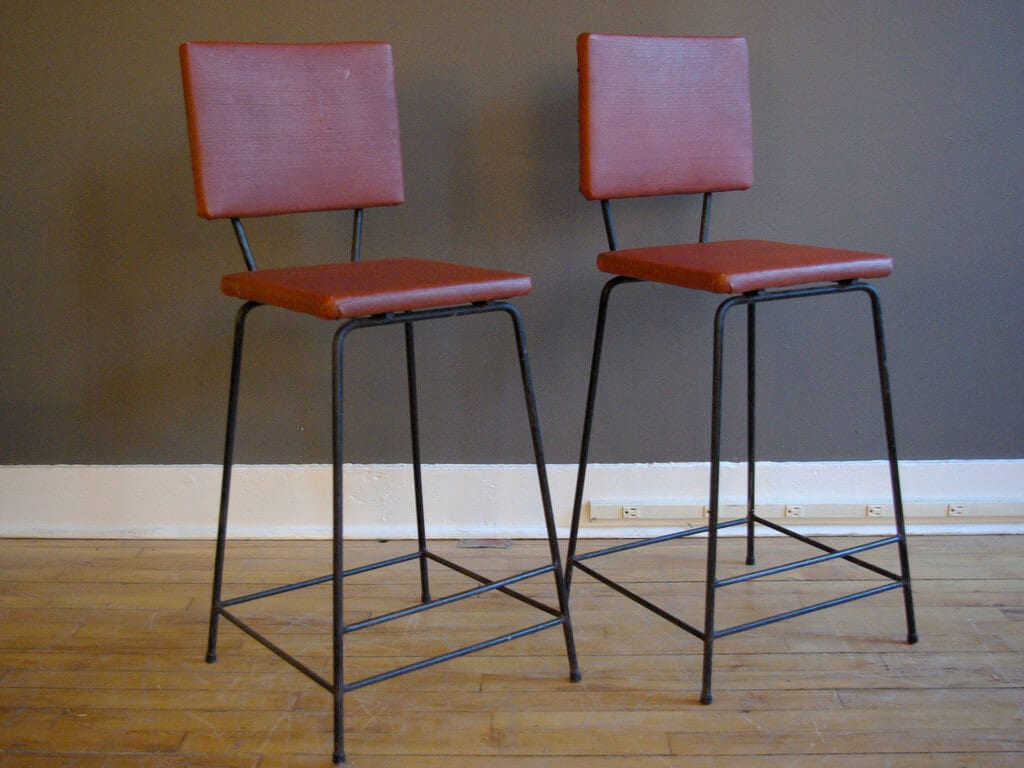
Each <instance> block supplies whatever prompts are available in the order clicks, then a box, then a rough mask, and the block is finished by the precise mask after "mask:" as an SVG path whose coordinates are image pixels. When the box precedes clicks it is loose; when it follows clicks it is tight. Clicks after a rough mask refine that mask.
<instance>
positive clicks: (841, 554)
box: [717, 537, 896, 587]
mask: <svg viewBox="0 0 1024 768" xmlns="http://www.w3.org/2000/svg"><path fill="white" fill-rule="evenodd" d="M895 543H896V538H895V537H893V538H890V539H879V540H878V541H871V542H868V543H866V544H860V545H858V546H856V547H849V548H848V549H843V550H836V551H833V552H828V553H826V554H824V555H818V556H817V557H807V558H804V559H803V560H794V561H793V562H791V563H784V564H782V565H776V566H774V567H772V568H764V569H762V570H760V571H753V572H751V573H744V574H741V575H739V576H733V577H731V578H728V579H719V580H718V584H717V586H719V587H727V586H729V585H730V584H742V583H743V582H745V581H753V580H754V579H763V578H765V577H766V576H777V575H778V574H780V573H786V572H787V571H795V570H796V569H797V568H805V567H807V566H808V565H818V564H819V563H827V562H829V561H831V560H839V559H849V556H850V555H855V554H858V553H860V552H868V551H870V550H872V549H878V548H879V547H885V546H888V545H890V544H895Z"/></svg>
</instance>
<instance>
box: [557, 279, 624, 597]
mask: <svg viewBox="0 0 1024 768" xmlns="http://www.w3.org/2000/svg"><path fill="white" fill-rule="evenodd" d="M631 282H636V281H635V280H633V279H631V278H626V277H613V278H612V279H611V280H609V281H608V282H607V283H605V286H604V289H603V290H602V291H601V301H600V304H599V305H598V310H597V328H596V329H595V331H594V352H593V355H592V357H591V360H590V383H589V384H588V386H587V407H586V411H585V412H584V415H583V439H582V441H581V445H580V462H579V468H578V469H577V472H576V493H575V496H574V498H573V504H572V522H571V524H570V528H569V549H568V552H567V554H566V570H565V588H566V592H567V593H568V592H571V590H572V571H573V566H574V565H575V564H576V544H577V541H578V539H579V530H580V512H581V510H582V508H583V488H584V486H585V484H586V480H587V461H588V458H589V455H590V430H591V427H592V426H593V423H594V403H595V401H596V400H597V379H598V373H599V372H600V369H601V349H602V348H603V347H604V329H605V322H606V320H607V318H608V299H609V297H610V296H611V292H612V289H613V288H615V287H616V286H618V285H621V284H622V283H631Z"/></svg>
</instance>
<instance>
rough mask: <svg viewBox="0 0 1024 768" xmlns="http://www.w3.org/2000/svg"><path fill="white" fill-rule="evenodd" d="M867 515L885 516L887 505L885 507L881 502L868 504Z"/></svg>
mask: <svg viewBox="0 0 1024 768" xmlns="http://www.w3.org/2000/svg"><path fill="white" fill-rule="evenodd" d="M867 516H868V517H884V516H885V507H883V506H882V505H881V504H868V506H867Z"/></svg>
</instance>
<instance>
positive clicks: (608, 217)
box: [601, 200, 619, 251]
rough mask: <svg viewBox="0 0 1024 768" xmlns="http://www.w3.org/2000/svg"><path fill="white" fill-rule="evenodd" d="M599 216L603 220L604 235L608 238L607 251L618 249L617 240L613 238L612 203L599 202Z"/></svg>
mask: <svg viewBox="0 0 1024 768" xmlns="http://www.w3.org/2000/svg"><path fill="white" fill-rule="evenodd" d="M601 216H602V218H603V219H604V233H605V236H606V237H607V238H608V250H609V251H617V250H618V249H619V242H618V238H616V237H615V221H614V220H613V219H612V203H611V201H610V200H602V201H601Z"/></svg>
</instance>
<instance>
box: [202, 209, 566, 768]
mask: <svg viewBox="0 0 1024 768" xmlns="http://www.w3.org/2000/svg"><path fill="white" fill-rule="evenodd" d="M232 224H233V226H234V228H235V233H236V236H237V238H238V243H239V246H240V248H241V250H242V255H243V258H244V259H245V262H246V265H247V266H248V267H249V269H250V270H254V269H255V268H256V265H255V261H254V260H253V258H252V252H251V250H250V248H249V244H248V241H247V240H246V238H245V231H244V228H243V227H242V224H241V222H240V221H239V220H238V219H233V220H232ZM361 234H362V211H361V210H356V211H355V215H354V220H353V234H352V253H351V259H352V261H358V260H359V251H360V241H361ZM259 306H263V305H261V304H259V303H257V302H252V301H250V302H246V303H245V304H243V305H242V306H241V307H240V308H239V310H238V313H237V315H236V319H235V334H234V344H233V350H232V361H231V382H230V387H229V395H228V414H227V429H226V434H225V441H224V470H223V476H222V481H221V496H220V514H219V518H218V525H217V547H216V557H215V563H214V580H213V594H212V600H211V609H210V625H209V636H208V642H207V653H206V660H207V662H210V663H213V662H215V661H216V660H217V651H216V647H217V628H218V619H219V617H221V616H223V617H224V618H225V619H227V620H228V621H230V622H231V623H232V624H234V625H235V626H237V627H238V628H239V629H241V630H242V631H243V632H245V633H246V634H247V635H249V636H250V637H252V638H253V639H255V640H256V641H258V642H260V643H261V644H263V645H264V646H266V647H267V648H268V649H269V650H271V651H273V652H274V653H275V654H277V655H278V656H280V657H281V658H282V659H283V660H284V661H286V662H287V663H288V664H290V665H291V666H293V667H294V668H295V669H297V670H299V671H300V672H302V673H303V674H304V675H306V676H307V677H309V678H310V679H311V680H313V681H314V682H316V683H318V684H319V685H320V686H321V687H323V688H325V689H326V690H328V691H330V692H331V693H332V695H333V697H334V754H333V759H334V762H335V763H336V764H338V763H343V762H344V761H345V750H344V706H343V697H344V694H346V693H348V692H350V691H354V690H357V689H359V688H363V687H365V686H368V685H372V684H373V683H378V682H382V681H384V680H389V679H391V678H393V677H397V676H399V675H402V674H405V673H407V672H413V671H415V670H418V669H423V668H425V667H429V666H432V665H434V664H438V663H441V662H444V661H448V660H450V659H454V658H458V657H459V656H465V655H467V654H469V653H473V652H475V651H479V650H483V649H485V648H490V647H492V646H495V645H499V644H501V643H504V642H508V641H510V640H515V639H517V638H520V637H525V636H526V635H531V634H533V633H535V632H540V631H542V630H545V629H550V628H553V627H557V626H561V627H562V629H563V634H564V637H565V644H566V655H567V657H568V661H569V676H570V679H571V680H572V681H574V682H576V681H578V680H579V679H580V671H579V665H578V662H577V659H576V649H575V644H574V640H573V633H572V623H571V621H570V617H569V609H568V590H567V588H566V585H565V576H564V573H563V569H562V560H561V555H560V552H559V547H558V540H557V537H556V530H555V521H554V514H553V512H552V505H551V492H550V488H549V486H548V479H547V470H546V463H545V459H544V449H543V446H542V443H541V434H540V426H539V422H538V417H537V404H536V399H535V396H534V390H533V380H532V375H531V372H530V363H529V358H528V356H527V351H526V337H525V334H524V331H523V325H522V318H521V316H520V314H519V311H518V309H516V307H515V306H514V305H512V304H510V303H508V302H505V301H487V302H478V303H474V304H467V305H460V306H455V307H445V308H438V309H425V310H416V311H409V312H400V313H393V314H383V315H374V316H372V317H363V318H356V319H353V320H349V321H347V322H345V323H343V324H341V325H340V327H339V328H338V330H337V331H336V333H335V335H334V343H333V368H332V393H333V397H332V409H333V432H332V443H333V474H334V483H333V537H334V541H333V549H332V561H333V563H332V565H333V568H332V571H331V573H329V574H327V575H325V576H320V577H317V578H312V579H307V580H304V581H300V582H295V583H293V584H285V585H282V586H278V587H274V588H271V589H266V590H262V591H260V592H255V593H252V594H248V595H241V596H238V597H233V598H230V599H227V600H224V599H222V597H221V591H222V586H223V577H224V560H225V550H226V538H227V516H228V505H229V499H230V491H231V473H232V468H233V466H234V440H235V424H236V417H237V412H238V392H239V380H240V375H241V363H242V347H243V340H244V335H245V321H246V318H247V317H248V315H249V312H251V311H252V310H253V309H255V308H256V307H259ZM488 312H504V313H506V314H508V316H509V317H510V318H511V320H512V325H513V331H514V334H515V339H516V347H517V351H518V357H519V369H520V374H521V378H522V385H523V393H524V397H525V400H526V408H527V415H528V417H529V422H530V434H531V438H532V441H533V451H534V459H535V464H536V467H537V477H538V481H539V484H540V494H541V502H542V506H543V508H544V521H545V526H546V531H547V538H548V544H549V547H550V557H551V562H550V564H548V565H545V566H541V567H538V568H534V569H531V570H528V571H523V572H521V573H517V574H515V575H513V576H509V577H506V578H503V579H499V580H497V581H495V580H492V579H490V578H488V577H486V576H483V575H481V574H478V573H475V572H473V571H471V570H469V569H467V568H464V567H462V566H461V565H458V564H457V563H455V562H453V561H451V560H448V559H447V558H444V557H441V556H440V555H437V554H435V553H433V552H431V551H430V550H429V549H428V547H427V540H426V526H425V520H424V509H423V485H422V469H421V457H420V443H419V422H418V419H419V409H418V403H417V388H416V361H415V349H414V338H413V323H416V322H420V321H424V320H437V319H443V318H451V317H461V316H465V315H478V314H483V313H488ZM399 323H401V324H403V325H404V327H405V347H406V371H407V375H408V393H409V418H410V428H411V434H412V455H413V484H414V494H415V504H416V529H417V550H416V551H415V552H412V553H409V554H405V555H400V556H398V557H393V558H389V559H387V560H381V561H378V562H375V563H370V564H367V565H363V566H360V567H357V568H350V569H348V570H346V569H345V568H344V557H343V538H344V537H343V514H342V511H343V505H344V493H343V486H342V467H343V439H342V438H343V434H342V433H343V423H342V416H343V408H342V404H343V398H342V393H343V375H342V374H343V365H342V364H343V351H344V342H345V339H346V338H347V337H348V335H349V334H350V333H351V332H352V331H354V330H357V329H360V328H375V327H379V326H386V325H395V324H399ZM412 560H418V561H419V569H420V587H421V602H420V603H419V604H418V605H413V606H410V607H408V608H403V609H400V610H397V611H392V612H390V613H387V614H382V615H380V616H375V617H373V618H370V619H366V620H364V621H358V622H353V623H350V624H345V623H344V619H343V613H342V607H343V581H344V579H345V578H346V577H349V576H353V575H355V574H359V573H366V572H368V571H373V570H377V569H380V568H386V567H388V566H392V565H398V564H400V563H406V562H410V561H412ZM430 562H434V563H436V564H438V565H442V566H445V567H446V568H449V569H451V570H454V571H456V572H457V573H460V574H462V575H463V576H466V577H467V578H469V579H471V580H473V581H476V582H478V583H479V586H477V587H473V588H470V589H466V590H463V591H461V592H457V593H453V594H450V595H446V596H444V597H440V598H432V597H431V595H430V586H429V578H428V563H430ZM546 573H552V574H554V582H555V592H556V596H557V601H558V607H557V608H556V607H553V606H550V605H547V604H546V603H543V602H541V601H539V600H536V599H534V598H532V597H529V596H527V595H524V594H522V593H521V592H519V591H517V590H515V589H513V588H512V585H513V584H516V583H518V582H520V581H524V580H526V579H531V578H534V577H537V576H542V575H544V574H546ZM339 577H340V578H339ZM326 582H332V583H333V593H332V612H333V620H332V632H333V650H332V653H333V676H332V680H333V681H331V680H327V679H325V678H324V677H323V676H321V675H319V674H318V673H317V672H315V671H314V670H312V669H311V668H310V667H308V666H306V665H305V664H303V663H302V662H301V661H299V660H298V659H297V658H295V657H294V656H293V655H291V654H290V653H288V652H287V651H285V650H284V649H283V648H281V647H280V646H278V645H277V644H275V643H274V642H273V641H271V640H270V639H269V638H267V637H266V636H264V635H263V634H261V633H260V632H259V631H257V630H256V629H255V628H253V627H252V626H250V625H249V624H248V623H246V622H245V621H243V620H242V619H240V618H239V617H238V616H236V615H235V614H234V613H232V612H231V611H230V610H229V609H230V608H232V607H233V606H236V605H239V604H242V603H247V602H251V601H253V600H258V599H261V598H264V597H270V596H272V595H279V594H282V593H285V592H290V591H293V590H297V589H303V588H305V587H310V586H314V585H317V584H324V583H326ZM495 590H497V591H499V592H501V593H503V594H505V595H508V596H510V597H513V598H515V599H517V600H519V601H520V602H523V603H526V604H527V605H529V606H531V607H533V608H535V609H537V610H539V611H542V612H544V613H547V614H549V615H550V616H552V617H553V618H551V619H547V620H545V621H542V622H540V623H538V624H534V625H531V626H528V627H525V628H523V629H520V630H517V631H514V632H509V633H506V634H503V635H499V636H497V637H493V638H491V639H489V640H484V641H481V642H477V643H474V644H472V645H468V646H464V647H462V648H459V649H456V650H453V651H450V652H447V653H444V654H440V655H438V656H433V657H431V658H428V659H423V660H421V661H417V662H414V663H412V664H407V665H404V666H401V667H397V668H395V669H391V670H388V671H386V672H382V673H379V674H376V675H372V676H370V677H366V678H363V679H360V680H355V681H352V682H345V678H344V652H343V651H344V636H345V635H346V634H349V633H351V632H356V631H358V630H361V629H367V628H369V627H373V626H377V625H379V624H383V623H385V622H388V621H392V620H395V619H400V618H403V617H406V616H411V615H412V614H415V613H419V612H421V611H425V610H429V609H431V608H437V607H440V606H444V605H449V604H451V603H454V602H457V601H459V600H464V599H466V598H469V597H475V596H477V595H481V594H483V593H486V592H491V591H495Z"/></svg>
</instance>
